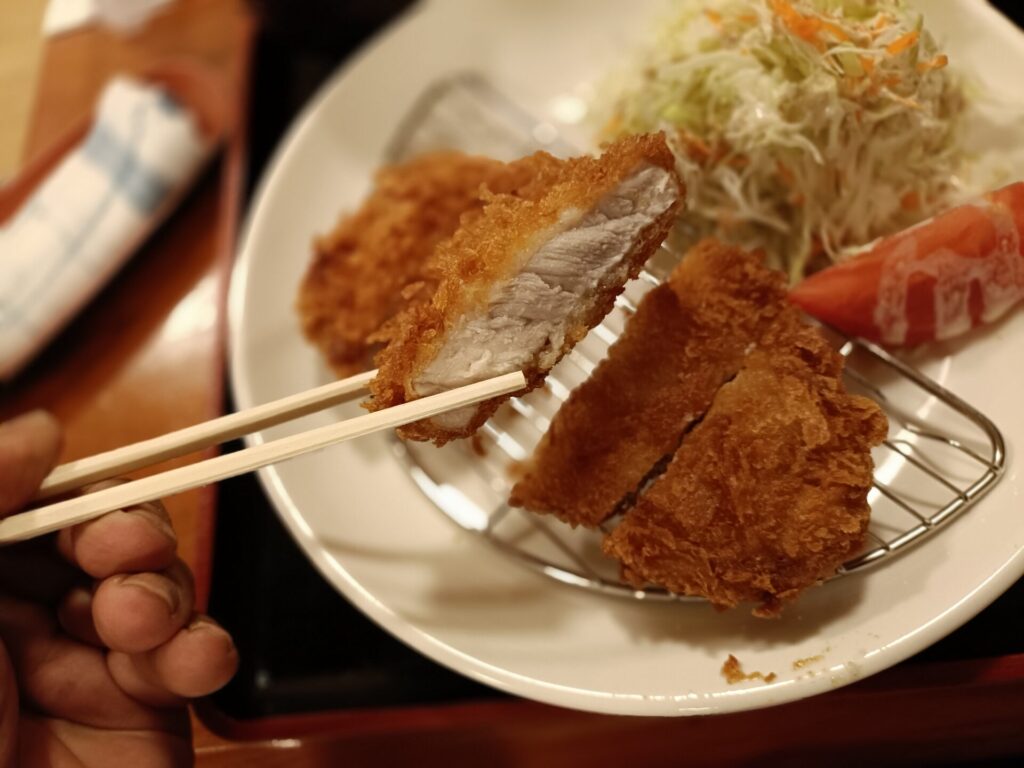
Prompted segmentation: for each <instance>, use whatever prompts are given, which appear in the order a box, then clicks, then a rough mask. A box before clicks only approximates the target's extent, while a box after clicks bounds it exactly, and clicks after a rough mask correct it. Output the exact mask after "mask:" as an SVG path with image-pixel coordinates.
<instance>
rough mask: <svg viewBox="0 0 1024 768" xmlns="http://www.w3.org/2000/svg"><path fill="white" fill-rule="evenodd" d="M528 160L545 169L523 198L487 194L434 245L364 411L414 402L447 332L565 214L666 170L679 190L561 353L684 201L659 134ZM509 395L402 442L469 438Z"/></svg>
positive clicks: (535, 375) (585, 308)
mask: <svg viewBox="0 0 1024 768" xmlns="http://www.w3.org/2000/svg"><path fill="white" fill-rule="evenodd" d="M533 157H534V158H535V160H534V162H537V163H540V164H543V165H544V166H545V167H546V169H547V172H546V173H545V174H544V175H543V178H542V179H540V180H539V181H535V183H534V185H533V187H532V189H531V194H530V195H526V194H521V195H519V196H513V195H507V194H494V195H488V197H487V202H486V205H485V207H484V209H483V211H482V212H481V214H480V215H479V216H476V217H474V218H473V219H471V220H469V221H466V222H465V223H463V225H462V226H461V227H460V228H459V229H458V231H456V233H455V234H454V235H453V236H452V237H451V238H450V239H449V240H447V241H445V242H444V243H442V244H441V245H439V247H438V249H437V254H436V260H435V266H436V268H437V270H438V274H439V280H440V281H439V283H438V287H437V290H436V292H435V293H434V295H433V298H432V300H431V301H430V302H429V303H423V304H419V305H416V306H412V307H410V308H408V309H407V311H405V312H403V314H402V315H401V316H400V317H399V318H398V319H397V321H396V325H397V328H396V329H395V331H394V334H393V339H392V341H391V343H390V344H389V345H388V346H387V347H386V348H385V349H384V350H383V351H382V352H381V353H380V354H379V355H378V356H377V360H376V362H377V365H378V368H379V369H380V373H379V374H378V375H377V377H376V379H374V381H373V383H372V384H371V387H370V390H371V392H372V394H373V400H372V401H371V402H370V403H369V404H368V407H369V408H371V409H372V410H379V409H382V408H388V407H391V406H393V405H398V404H400V403H404V402H407V401H408V400H412V399H415V398H416V397H417V393H416V391H415V388H414V386H413V382H414V380H415V379H416V377H417V375H418V374H419V373H421V372H422V371H423V370H424V368H425V367H426V366H427V365H428V364H429V363H430V361H431V360H432V359H433V358H434V356H435V355H436V354H437V353H438V351H439V350H440V348H441V347H442V345H443V344H444V342H445V339H446V336H447V335H448V333H449V332H450V331H451V330H452V329H453V328H455V327H456V326H457V325H458V324H459V322H460V321H461V320H463V319H464V318H466V317H467V316H468V315H471V314H473V313H476V312H478V311H480V310H481V309H482V308H484V307H486V306H487V305H488V302H489V300H490V298H491V296H492V291H494V289H495V287H496V286H499V285H501V284H502V283H504V282H505V281H507V280H509V279H510V278H512V277H514V276H515V275H516V274H517V273H518V272H519V270H520V269H521V268H522V267H523V265H524V262H525V261H526V260H527V259H528V258H529V256H530V254H531V253H532V252H533V251H535V250H536V248H537V247H538V246H539V244H540V243H539V242H538V237H542V236H543V235H544V233H545V232H551V231H552V230H553V229H554V228H555V227H556V225H557V224H558V222H559V220H560V217H562V216H563V214H564V213H566V212H567V211H570V210H578V211H588V210H590V209H592V208H593V207H594V206H595V205H596V204H597V203H598V201H600V200H601V199H602V198H604V197H605V196H606V195H607V194H608V193H609V192H610V191H612V190H613V189H615V188H616V186H617V185H618V184H620V183H621V182H622V181H623V180H624V179H626V178H627V177H629V176H630V175H631V174H633V173H635V172H636V171H637V170H638V169H639V168H642V167H645V166H658V167H661V168H663V169H665V170H666V171H668V172H669V173H670V174H671V175H672V178H673V180H674V183H675V184H676V185H677V187H678V197H677V199H676V201H675V204H673V205H671V206H670V207H669V208H668V209H667V210H666V211H665V212H664V213H663V214H662V215H660V216H659V217H658V218H657V219H656V220H655V221H654V223H652V224H651V225H650V226H648V227H646V228H645V229H644V231H643V232H642V233H641V234H640V236H639V238H637V240H636V241H635V242H634V244H633V247H632V249H631V251H630V253H629V254H628V255H627V257H626V259H627V262H628V268H627V269H626V273H628V274H627V277H626V278H624V279H623V280H621V281H616V282H614V284H611V285H607V286H600V287H599V288H598V289H597V290H595V291H594V292H593V294H592V295H589V296H583V297H580V309H581V310H582V311H581V313H580V314H579V315H578V321H577V322H575V323H574V324H573V325H572V326H571V327H569V328H568V330H567V333H566V334H565V339H564V343H563V345H562V347H561V349H560V350H558V353H559V354H558V357H560V356H561V355H562V354H564V353H565V352H567V351H568V350H569V349H571V348H572V347H573V346H574V345H575V344H576V343H577V342H578V341H579V340H580V339H582V338H583V337H584V336H585V335H586V333H587V332H588V331H589V329H590V328H592V327H593V326H594V325H596V324H597V323H598V322H600V320H601V319H602V318H603V317H604V316H605V315H606V314H607V313H608V312H609V311H610V309H611V307H612V304H613V303H614V300H615V297H616V296H617V295H618V294H619V293H621V291H622V288H623V285H624V283H625V280H626V279H628V278H631V277H635V276H636V275H637V273H638V272H639V271H640V268H641V267H642V266H643V264H644V262H645V261H647V259H648V258H649V257H650V256H651V255H652V254H653V253H654V252H655V251H656V250H657V248H658V247H659V246H660V244H661V242H662V241H663V240H664V239H665V236H666V235H667V234H668V231H669V229H670V228H671V226H672V223H673V221H674V219H675V216H676V213H677V209H678V206H679V205H680V204H681V201H682V197H683V185H682V181H681V180H680V179H679V177H678V175H677V173H676V170H675V163H674V159H673V156H672V153H671V152H670V150H669V148H668V146H667V144H666V143H665V139H664V137H663V136H662V135H661V134H652V135H645V136H634V137H628V138H625V139H622V140H620V141H618V142H616V143H615V144H612V145H610V146H609V147H607V148H606V151H605V152H604V154H603V155H601V157H599V158H593V157H579V158H574V159H571V160H566V161H553V159H552V158H550V156H548V155H545V154H544V153H538V155H535V156H533ZM553 162H554V163H557V166H554V165H553ZM547 370H548V369H541V368H540V367H537V366H533V367H529V366H528V367H527V370H524V373H525V374H526V377H527V381H528V387H527V390H526V391H528V390H529V389H532V388H534V387H536V386H538V385H539V384H540V383H541V382H542V381H543V379H544V376H545V375H546V373H547ZM506 399H507V396H506V397H500V398H494V399H492V400H489V401H486V402H484V403H481V404H480V405H479V406H477V407H476V411H475V413H474V414H473V416H472V418H471V419H470V420H469V422H468V423H467V425H466V426H465V428H461V429H450V428H445V427H441V426H439V425H437V424H435V423H434V422H432V421H431V420H424V421H421V422H417V423H415V424H411V425H409V426H407V427H404V428H402V429H401V430H399V433H400V434H401V435H402V437H405V438H409V439H415V440H433V441H434V442H435V443H437V444H439V445H440V444H443V443H445V442H447V441H448V440H451V439H454V438H459V437H467V436H469V435H471V434H473V433H474V432H475V431H476V430H477V429H478V428H479V427H480V426H481V425H482V424H483V423H484V421H486V420H487V419H488V418H489V417H490V416H491V414H493V413H494V411H495V410H496V409H497V407H498V406H499V405H500V404H501V403H502V402H504V400H506Z"/></svg>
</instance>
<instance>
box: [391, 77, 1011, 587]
mask: <svg viewBox="0 0 1024 768" xmlns="http://www.w3.org/2000/svg"><path fill="white" fill-rule="evenodd" d="M439 148H455V149H461V150H463V151H467V152H475V153H482V154H488V155H491V156H494V157H499V158H513V157H519V156H522V155H524V154H527V153H529V152H532V151H535V150H536V149H538V148H545V149H548V150H549V151H552V152H553V153H555V154H559V153H566V152H569V151H571V147H569V145H567V144H566V143H565V142H564V141H562V140H561V138H560V137H559V135H558V131H557V130H555V129H554V127H553V126H551V125H550V124H547V123H544V122H541V121H537V120H536V119H534V118H532V117H531V116H530V115H529V114H528V113H527V112H526V111H524V110H523V109H521V108H520V107H518V106H517V105H516V104H514V103H512V102H511V101H510V100H508V99H507V98H506V97H504V96H503V95H502V94H501V93H500V92H499V91H498V90H497V89H495V88H494V87H493V86H491V85H490V84H489V83H488V82H487V81H486V80H485V79H484V78H483V77H481V76H480V75H476V74H471V73H465V74H458V75H455V76H452V77H450V78H448V79H446V80H443V81H441V82H439V83H437V84H435V85H434V86H432V87H431V88H429V89H427V91H425V93H424V94H423V96H422V97H421V98H420V99H419V100H418V102H417V103H416V104H415V105H414V106H413V108H412V110H411V111H410V113H409V115H408V117H407V118H406V120H405V121H403V123H402V124H401V125H400V126H399V129H398V131H397V133H396V135H395V138H394V140H393V141H392V144H391V146H390V150H389V159H390V160H392V161H397V160H400V159H402V158H405V157H410V156H412V155H415V154H418V153H420V152H423V151H427V150H430V149H439ZM677 260H678V257H677V256H676V255H673V254H672V253H670V252H668V251H667V250H665V249H662V251H661V252H660V253H659V254H658V255H657V256H656V257H655V258H654V259H652V260H651V262H649V263H648V265H647V267H646V269H645V270H644V271H643V272H642V273H641V275H640V277H639V279H637V280H635V281H633V282H632V283H630V284H629V285H628V286H627V287H626V290H625V292H624V293H623V294H622V296H620V297H619V299H618V300H617V302H616V305H615V308H614V309H613V311H612V312H611V314H609V316H608V317H607V318H605V320H604V322H603V323H602V324H601V325H599V326H597V327H596V328H594V330H593V331H592V332H591V333H590V335H589V336H587V337H586V338H585V339H584V340H583V341H582V342H581V343H580V344H579V345H577V347H576V348H575V349H574V350H573V351H572V352H571V353H570V354H569V355H567V356H566V357H565V358H564V359H563V360H562V362H561V363H560V364H559V365H558V366H557V367H556V368H555V369H554V370H553V371H552V372H551V374H550V375H549V376H548V378H547V381H546V383H545V385H544V386H543V387H542V388H540V389H538V390H535V391H534V392H531V393H530V394H529V395H527V396H526V397H523V398H515V399H512V400H511V401H510V402H509V403H508V404H507V405H506V406H504V407H503V408H502V409H501V410H499V411H498V413H496V414H495V416H494V417H493V418H492V419H491V420H490V421H489V422H487V424H485V425H484V427H483V429H482V430H481V432H480V433H479V434H478V436H477V438H475V439H474V440H472V441H459V442H457V443H450V444H449V445H447V446H445V447H444V448H435V447H433V446H431V445H424V444H420V443H403V442H401V441H399V440H397V439H396V440H395V442H394V444H393V447H394V452H395V454H396V456H397V457H398V459H399V460H400V461H402V462H403V463H404V464H405V466H406V467H407V469H408V471H409V473H410V475H411V476H412V479H413V480H414V481H415V482H416V484H417V485H418V486H419V488H420V489H421V490H422V491H423V492H424V493H425V494H426V495H427V497H428V498H429V499H430V500H431V501H433V503H434V504H435V505H436V506H437V507H438V508H439V509H440V510H441V511H442V512H444V513H445V514H446V515H447V516H448V517H449V518H450V519H451V520H453V521H454V522H455V523H456V524H458V525H459V526H461V527H462V528H465V529H467V530H470V531H473V532H475V533H476V534H478V535H479V536H481V537H483V538H484V539H486V540H487V541H489V542H491V543H492V544H493V545H494V546H496V547H497V548H498V549H500V550H501V551H503V552H505V553H507V554H509V555H511V556H513V557H515V558H516V559H518V560H519V561H521V562H523V563H525V564H526V565H527V566H529V567H531V568H533V569H534V570H537V571H539V572H541V573H543V574H544V575H546V576H548V577H550V578H553V579H555V580H557V581H560V582H563V583H566V584H571V585H575V586H579V587H584V588H587V589H589V590H592V591H597V592H601V593H605V594H610V595H617V596H623V597H631V598H638V599H647V600H692V599H697V598H687V597H682V596H678V595H673V594H670V593H668V592H665V591H664V590H660V589H653V588H650V589H644V590H637V589H635V588H633V587H630V586H628V585H626V584H624V583H623V582H621V581H620V580H619V578H618V572H617V565H616V564H615V563H613V562H612V561H610V560H608V559H607V558H606V557H604V556H603V555H602V553H601V548H600V542H601V539H602V536H603V533H605V532H607V530H610V527H612V526H614V524H615V520H614V519H613V520H612V521H609V522H608V523H606V524H605V529H604V531H600V530H599V531H591V530H585V529H581V528H580V529H572V528H570V527H569V526H567V525H564V524H562V523H560V522H559V521H557V520H555V519H553V518H551V517H548V516H539V515H534V514H532V513H530V512H528V511H524V510H521V509H515V508H512V507H509V506H508V504H507V503H506V500H507V499H508V494H509V491H510V490H511V486H512V484H513V483H514V473H515V467H516V465H517V464H518V463H519V462H521V461H523V460H525V459H526V458H527V457H529V455H530V453H531V452H532V450H533V448H534V446H535V445H536V444H537V442H538V441H539V439H540V437H541V436H542V435H543V434H544V432H545V431H546V430H547V427H548V425H549V424H550V421H551V419H552V418H553V416H554V414H555V412H556V411H557V409H558V407H559V406H560V405H561V403H562V402H564V401H565V399H566V398H567V397H568V396H569V393H570V392H571V391H572V389H573V388H574V387H575V386H577V385H578V384H580V383H581V382H582V381H583V380H584V379H585V378H586V377H587V376H589V375H590V373H591V372H592V371H593V370H594V368H595V366H596V365H597V363H598V362H599V361H600V360H601V359H602V358H603V357H604V356H605V354H606V352H607V350H608V347H609V346H610V345H611V344H612V343H614V341H615V339H616V338H617V337H618V335H619V334H620V333H621V331H622V329H623V327H624V326H625V323H626V322H627V321H628V319H629V317H630V315H632V314H633V312H634V311H635V310H636V307H637V304H638V303H639V301H640V300H641V299H642V297H643V295H644V294H645V293H646V292H647V291H649V290H651V288H653V287H654V286H656V285H658V284H659V282H660V280H661V279H662V277H663V276H665V275H666V274H667V272H668V270H669V269H670V268H671V266H672V265H673V264H674V263H675V262H676V261H677ZM826 332H827V333H829V334H831V336H832V339H833V341H834V343H835V345H836V348H837V349H838V350H839V352H840V353H841V354H842V355H843V356H844V357H845V359H846V385H847V388H848V389H849V390H850V391H852V392H857V393H860V394H864V395H867V396H869V397H871V398H872V399H874V400H875V401H876V402H878V403H879V405H881V406H882V408H883V409H884V410H885V412H886V415H887V416H888V418H889V436H888V439H887V440H886V441H885V442H884V444H883V445H881V446H879V447H878V448H877V449H876V450H875V453H874V456H873V458H874V461H875V476H874V487H873V488H872V490H871V492H870V493H869V496H868V500H869V502H870V504H871V526H870V529H869V532H868V537H867V543H866V545H865V547H864V549H863V550H862V551H861V552H860V553H858V554H857V555H856V556H855V557H853V558H852V559H850V560H849V561H847V562H846V563H845V564H844V565H843V566H842V567H841V568H840V570H839V572H838V573H837V577H838V576H844V575H847V574H850V573H853V572H856V571H862V570H865V569H867V568H871V567H874V566H877V565H879V564H880V563H883V562H886V561H887V560H889V559H891V558H892V557H894V556H896V555H898V554H899V553H902V552H904V551H905V550H907V549H909V548H910V547H911V546H913V545H915V544H918V543H920V542H921V541H924V540H925V539H927V538H928V537H929V536H932V535H934V534H935V533H936V532H937V531H938V530H939V529H941V528H942V527H944V526H945V525H947V524H948V523H949V522H951V521H952V520H953V519H955V518H956V517H958V516H960V515H963V514H964V513H965V512H966V511H967V510H968V509H970V508H971V507H972V506H974V504H975V503H976V502H977V501H978V499H980V498H981V497H982V496H983V495H984V494H985V492H986V491H988V490H990V489H991V488H992V487H993V486H994V484H995V483H996V482H997V481H998V480H999V478H1000V476H1001V474H1002V472H1003V469H1004V466H1005V461H1006V452H1005V446H1004V442H1003V438H1002V435H1001V434H1000V432H999V430H998V429H997V428H996V426H995V424H993V423H992V422H991V421H990V420H989V419H988V418H986V417H985V416H984V415H983V414H982V413H980V412H979V411H978V410H977V409H976V408H974V407H973V406H971V405H970V404H968V403H966V402H964V401H963V400H961V399H960V398H958V397H957V396H956V395H954V394H953V393H951V392H949V391H948V390H947V389H945V388H944V387H942V386H941V385H940V384H939V383H937V382H935V381H933V380H932V379H929V378H927V377H926V376H924V375H923V374H921V373H920V372H918V371H917V370H915V369H914V368H913V367H911V366H910V365H908V364H907V363H905V362H903V361H902V360H901V359H900V358H898V357H896V356H894V355H892V354H890V353H889V352H887V351H886V350H884V349H882V348H880V347H877V346H875V345H874V344H871V343H869V342H866V341H863V340H859V339H850V338H845V337H842V336H840V335H838V334H834V333H832V332H831V331H826Z"/></svg>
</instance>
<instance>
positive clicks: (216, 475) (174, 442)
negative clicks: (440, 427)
mask: <svg viewBox="0 0 1024 768" xmlns="http://www.w3.org/2000/svg"><path fill="white" fill-rule="evenodd" d="M375 373H376V372H375V371H370V372H368V373H362V374H358V375H356V376H353V377H350V378H348V379H343V380H341V381H337V382H334V383H333V384H327V385H325V386H323V387H317V388H316V389H311V390H308V391H306V392H300V393H299V394H296V395H291V396H289V397H285V398H282V399H280V400H275V401H273V402H271V403H266V404H264V405H259V406H256V407H253V408H249V409H247V410H244V411H239V412H238V413H233V414H229V415H227V416H222V417H220V418H218V419H213V420H211V421H207V422H204V423H202V424H197V425H195V426H193V427H187V428H186V429H181V430H178V431H177V432H171V433H169V434H166V435H163V436H161V437H157V438H153V439H151V440H145V441H143V442H140V443H135V444H134V445H129V446H125V447H124V448H118V449H117V450H114V451H109V452H107V453H102V454H98V455H96V456H91V457H89V458H86V459H80V460H78V461H72V462H69V463H67V464H63V465H61V466H59V467H57V468H56V469H55V470H53V472H51V473H50V475H49V477H47V478H46V480H45V481H44V483H43V486H42V488H41V489H40V492H39V496H38V498H46V497H49V496H53V495H55V494H58V493H63V492H66V491H69V490H72V489H75V488H78V487H81V486H82V485H83V484H86V483H90V482H93V481H96V480H101V479H106V478H109V477H113V476H115V475H118V474H120V473H123V472H127V471H129V470H132V469H138V468H139V467H143V466H148V465H150V464H155V463H157V462H160V461H164V460H166V459H169V458H173V457H175V456H181V455H183V454H186V453H190V452H191V451H194V450H197V449H200V448H205V447H209V446H211V445H216V444H218V443H222V442H224V441H226V440H232V439H234V438H237V437H240V436H242V435H245V434H249V433H250V432H254V431H256V430H258V429H263V428H266V427H268V426H272V425H275V424H281V423H283V422H285V421H290V420H292V419H295V418H298V417H300V416H305V415H307V414H310V413H314V412H315V411H319V410H322V409H324V408H327V407H330V406H332V405H336V404H338V403H340V402H342V401H343V400H345V399H347V398H349V397H351V396H352V395H353V394H355V393H357V392H360V391H362V390H364V389H365V388H366V386H367V384H369V382H370V380H371V379H372V378H373V377H374V375H375ZM525 386H526V379H525V377H524V376H523V374H522V373H521V372H519V371H516V372H514V373H508V374H505V375H503V376H497V377H495V378H493V379H487V380H485V381H480V382H476V383H474V384H468V385H466V386H464V387H459V388H458V389H453V390H450V391H448V392H441V393H439V394H436V395H431V396H429V397H423V398H420V399H418V400H413V401H411V402H408V403H403V404H402V405H396V406H394V407H392V408H387V409H384V410H381V411H376V412H374V413H368V414H365V415H362V416H356V417H354V418H351V419H347V420H345V421H341V422H338V423H336V424H329V425H326V426H323V427H317V428H315V429H311V430H309V431H307V432H302V433H299V434H296V435H289V436H288V437H282V438H279V439H277V440H273V441H271V442H268V443H263V444H261V445H254V446H250V447H249V448H245V449H243V450H240V451H236V452H235V453H229V454H225V455H223V456H216V457H214V458H212V459H207V460H206V461H200V462H197V463H196V464H190V465H188V466H185V467H178V468H176V469H171V470H169V471H167V472H162V473H160V474H157V475H152V476H150V477H145V478H142V479H140V480H133V481H131V482H128V483H125V484H123V485H118V486H114V487H112V488H106V489H104V490H102V491H97V492H95V493H90V494H87V495H84V496H78V497H75V498H72V499H67V500H65V501H59V502H57V503H54V504H50V505H48V506H44V507H38V508H36V509H31V510H29V511H27V512H22V513H20V514H17V515H13V516H11V517H7V518H5V519H3V520H0V544H7V543H12V542H16V541H22V540H25V539H30V538H33V537H35V536H41V535H43V534H45V533H50V532H52V531H56V530H58V529H60V528H65V527H67V526H69V525H75V524H77V523H81V522H85V521H86V520H91V519H92V518H95V517H98V516H100V515H103V514H106V513H107V512H112V511H114V510H117V509H122V508H124V507H128V506H131V505H133V504H140V503H142V502H146V501H153V500H155V499H158V498H161V497H163V496H170V495H173V494H175V493H181V492H182V491H186V490H189V489H191V488H198V487H200V486H203V485H209V484H210V483H215V482H217V481H219V480H224V479H226V478H229V477H234V476H236V475H241V474H244V473H246V472H251V471H252V470H254V469H258V468H260V467H265V466H267V465H268V464H274V463H277V462H279V461H286V460H287V459H291V458H294V457H296V456H300V455H302V454H304V453H309V452H310V451H316V450H320V449H322V448H327V447H328V446H331V445H336V444H338V443H343V442H345V441H347V440H352V439H354V438H357V437H362V436H364V435H369V434H372V433H374V432H379V431H382V430H385V429H393V428H395V427H400V426H402V425H403V424H409V423H411V422H414V421H419V420H420V419H425V418H429V417H431V416H436V415H437V414H439V413H444V412H445V411H450V410H454V409H456V408H461V407H463V406H466V405H471V404H473V403H477V402H480V401H482V400H487V399H488V398H491V397H497V396H498V395H504V394H509V393H511V392H515V391H517V390H520V389H523V388H524V387H525Z"/></svg>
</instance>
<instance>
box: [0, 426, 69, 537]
mask: <svg viewBox="0 0 1024 768" xmlns="http://www.w3.org/2000/svg"><path fill="white" fill-rule="evenodd" d="M60 448H61V429H60V424H58V423H57V420H56V419H55V418H54V417H53V416H51V415H50V414H49V413H47V412H46V411H30V412H29V413H25V414H22V415H21V416H17V417H16V418H13V419H11V420H9V421H5V422H3V423H2V424H0V517H3V516H4V515H8V514H10V513H11V512H14V511H15V510H17V509H19V508H20V507H22V506H24V505H25V504H26V503H27V502H28V501H29V499H31V498H32V495H33V494H34V493H35V492H36V490H37V489H38V488H39V484H40V483H41V482H43V478H44V477H46V475H47V474H48V473H49V471H50V470H51V469H53V465H54V464H55V463H56V462H57V455H58V454H59V453H60Z"/></svg>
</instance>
